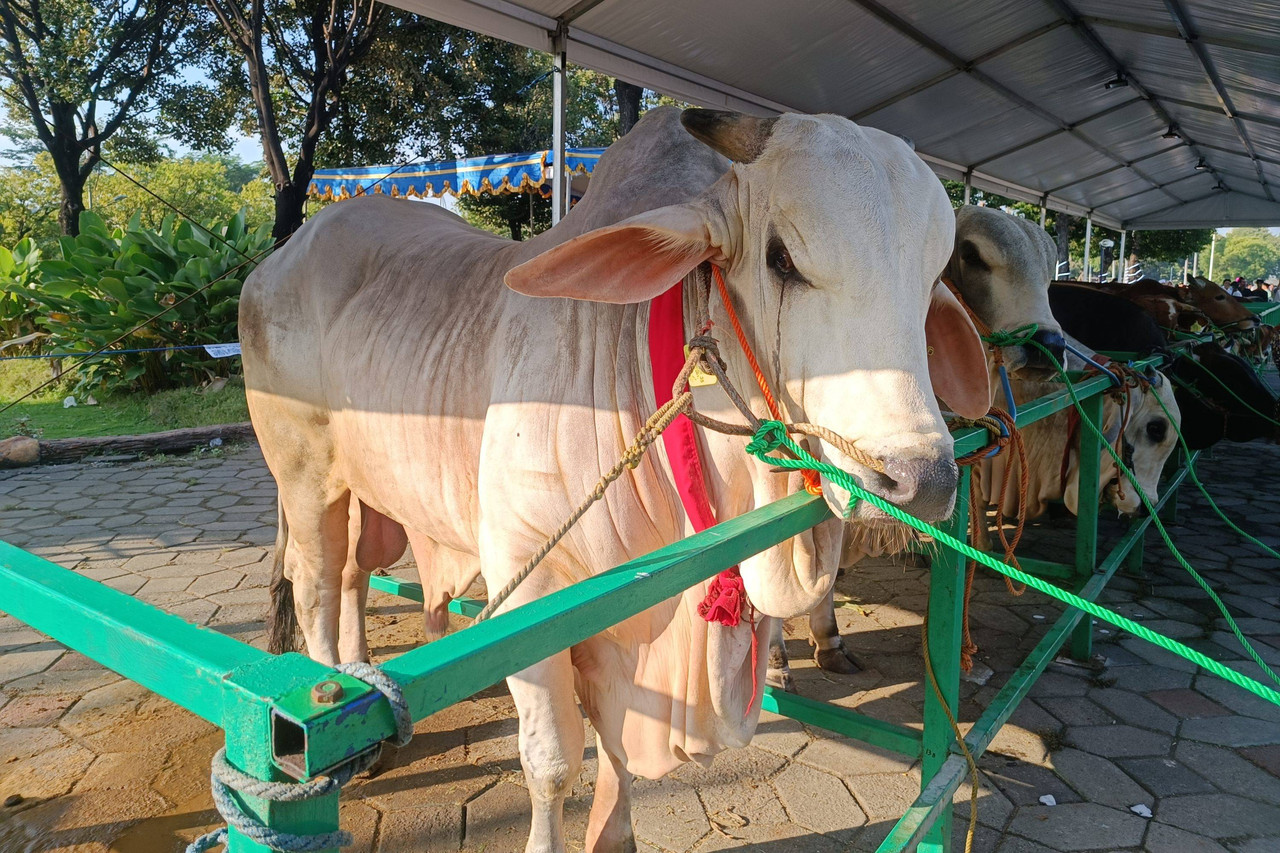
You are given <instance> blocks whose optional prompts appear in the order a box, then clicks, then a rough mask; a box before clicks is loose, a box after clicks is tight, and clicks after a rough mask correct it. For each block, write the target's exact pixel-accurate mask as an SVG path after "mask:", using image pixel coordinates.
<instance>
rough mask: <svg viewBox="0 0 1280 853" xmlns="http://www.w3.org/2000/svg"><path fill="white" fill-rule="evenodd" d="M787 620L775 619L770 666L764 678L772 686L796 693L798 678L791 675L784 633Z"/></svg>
mask: <svg viewBox="0 0 1280 853" xmlns="http://www.w3.org/2000/svg"><path fill="white" fill-rule="evenodd" d="M785 621H786V620H784V619H774V620H773V629H772V630H771V631H770V632H769V666H768V668H767V669H765V675H764V680H765V683H766V684H768V685H769V686H770V687H777V688H778V689H780V690H785V691H787V692H788V693H795V692H796V680H795V679H794V678H792V676H791V663H790V661H788V660H787V646H786V642H787V638H786V636H785V635H784V634H783V633H782V627H783V624H784V622H785Z"/></svg>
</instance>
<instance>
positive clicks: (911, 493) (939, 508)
mask: <svg viewBox="0 0 1280 853" xmlns="http://www.w3.org/2000/svg"><path fill="white" fill-rule="evenodd" d="M958 477H959V469H958V468H957V467H956V463H955V461H954V460H953V459H951V458H950V457H942V458H937V459H930V458H925V459H894V458H890V459H886V460H885V463H884V474H883V475H882V476H880V477H878V478H876V479H877V480H878V482H876V483H875V484H874V488H872V489H871V491H873V492H875V493H876V494H877V495H879V496H880V497H882V498H884V499H885V500H887V501H889V502H890V503H892V504H894V505H896V506H898V507H900V508H901V509H904V510H906V511H907V512H909V513H911V514H912V515H914V516H915V517H916V518H919V519H922V520H924V521H942V520H943V519H945V518H947V517H948V516H949V515H950V514H951V506H952V499H953V498H954V497H955V493H956V481H957V479H958Z"/></svg>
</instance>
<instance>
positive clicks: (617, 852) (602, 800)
mask: <svg viewBox="0 0 1280 853" xmlns="http://www.w3.org/2000/svg"><path fill="white" fill-rule="evenodd" d="M596 755H597V758H598V759H599V769H598V770H597V771H596V787H595V795H594V796H593V797H592V800H591V817H590V819H589V820H588V822H587V853H635V850H636V838H635V835H634V834H633V832H632V829H631V781H632V779H633V777H632V775H631V774H630V773H629V772H627V763H626V758H625V757H624V756H621V755H615V754H613V753H612V752H611V751H610V750H609V748H608V747H607V746H606V745H605V742H604V739H603V738H602V737H601V736H600V735H599V734H597V735H596Z"/></svg>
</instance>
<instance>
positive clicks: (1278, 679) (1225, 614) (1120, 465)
mask: <svg viewBox="0 0 1280 853" xmlns="http://www.w3.org/2000/svg"><path fill="white" fill-rule="evenodd" d="M1030 343H1031V345H1032V346H1035V347H1037V348H1038V349H1039V350H1040V351H1041V352H1043V353H1044V355H1045V357H1046V358H1048V359H1049V363H1050V364H1052V365H1053V366H1054V369H1056V370H1057V371H1058V373H1059V375H1060V376H1061V378H1062V381H1063V382H1064V383H1065V384H1066V386H1067V393H1068V395H1070V397H1071V403H1072V405H1074V406H1075V407H1076V410H1077V411H1079V412H1080V422H1081V423H1082V424H1084V425H1085V426H1087V427H1088V428H1089V431H1090V432H1092V433H1093V434H1094V436H1096V437H1097V439H1098V443H1099V444H1101V445H1102V446H1103V447H1104V448H1106V451H1107V454H1108V455H1110V456H1111V460H1112V461H1113V462H1115V464H1116V469H1117V470H1119V471H1120V472H1122V473H1123V474H1124V476H1125V478H1126V479H1127V480H1128V481H1129V483H1130V484H1131V485H1132V486H1133V490H1134V491H1135V492H1136V493H1137V495H1138V497H1139V498H1140V499H1141V500H1142V505H1143V506H1144V507H1146V509H1147V512H1148V513H1149V514H1150V516H1151V523H1152V525H1154V526H1155V528H1156V531H1157V532H1158V533H1159V534H1160V538H1161V539H1163V540H1164V544H1165V547H1166V548H1168V549H1169V553H1170V554H1172V555H1173V558H1174V559H1175V560H1177V561H1178V565H1180V566H1182V568H1183V569H1185V570H1186V571H1187V573H1188V574H1189V575H1191V577H1192V578H1193V579H1194V580H1195V582H1196V584H1197V585H1198V586H1199V587H1200V588H1201V589H1202V590H1204V591H1205V593H1206V594H1207V595H1208V596H1209V598H1210V599H1211V600H1212V601H1213V603H1214V605H1215V606H1216V607H1217V608H1218V612H1219V613H1221V614H1222V618H1223V619H1225V620H1226V622H1227V625H1228V626H1229V627H1230V628H1231V633H1232V634H1234V635H1235V637H1236V639H1237V640H1239V642H1240V645H1241V646H1242V647H1243V648H1244V650H1245V652H1246V653H1247V654H1248V655H1249V658H1250V659H1251V660H1252V661H1253V662H1254V663H1255V664H1257V665H1258V667H1259V668H1260V669H1261V670H1262V671H1263V672H1265V673H1266V674H1267V676H1268V677H1270V679H1271V680H1272V681H1274V682H1275V683H1276V684H1280V676H1277V675H1276V674H1275V673H1274V672H1273V671H1272V670H1271V667H1269V666H1267V664H1266V661H1264V660H1263V659H1262V658H1261V657H1260V656H1259V655H1258V653H1257V652H1256V651H1255V650H1254V648H1253V645H1252V644H1250V642H1249V640H1248V639H1247V638H1246V637H1245V635H1244V632H1243V631H1241V630H1240V626H1239V625H1237V624H1236V620H1235V619H1234V618H1232V616H1231V613H1230V612H1229V611H1228V610H1227V606H1226V605H1225V604H1223V602H1222V599H1221V598H1219V597H1218V594H1217V593H1216V592H1214V591H1213V588H1212V587H1211V586H1209V582H1208V581H1206V580H1205V579H1204V578H1203V577H1202V576H1201V575H1200V573H1199V572H1197V571H1196V570H1195V568H1194V567H1193V566H1192V565H1191V564H1190V563H1189V562H1187V560H1186V558H1185V557H1183V556H1182V552H1181V551H1179V550H1178V548H1177V546H1176V545H1174V544H1173V538H1172V537H1170V536H1169V531H1168V530H1166V529H1165V526H1164V522H1162V521H1161V520H1160V516H1159V515H1158V514H1157V513H1156V510H1155V507H1154V506H1152V504H1151V500H1150V498H1148V497H1147V493H1146V492H1145V491H1143V489H1142V487H1141V486H1140V485H1138V478H1137V477H1135V476H1134V474H1133V472H1132V471H1130V470H1129V468H1128V466H1126V465H1125V464H1124V461H1123V460H1122V459H1121V458H1120V454H1118V453H1116V450H1115V448H1114V447H1112V446H1111V442H1109V441H1107V439H1106V438H1105V437H1104V436H1103V435H1102V432H1101V430H1099V429H1098V427H1097V426H1096V425H1094V423H1093V422H1092V421H1091V420H1089V419H1088V418H1087V417H1085V416H1084V410H1083V408H1082V407H1081V404H1080V398H1079V397H1078V396H1077V395H1076V392H1075V388H1073V387H1072V385H1071V379H1070V377H1068V376H1067V372H1066V371H1065V370H1064V369H1063V367H1062V365H1061V364H1059V363H1058V360H1057V359H1056V358H1055V357H1054V355H1053V353H1051V352H1049V350H1048V349H1046V348H1045V347H1044V346H1043V345H1041V344H1040V343H1039V342H1038V341H1035V340H1032V341H1031V342H1030ZM1081 510H1082V511H1083V507H1081Z"/></svg>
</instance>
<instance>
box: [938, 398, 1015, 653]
mask: <svg viewBox="0 0 1280 853" xmlns="http://www.w3.org/2000/svg"><path fill="white" fill-rule="evenodd" d="M947 425H948V426H952V427H954V426H973V427H982V428H984V429H986V430H987V431H988V432H990V433H991V434H992V436H993V438H992V440H991V441H990V442H989V443H988V444H987V445H986V446H985V447H980V448H978V449H977V450H975V451H973V452H972V453H966V454H965V455H964V456H959V457H957V458H956V464H957V465H965V466H970V467H974V466H977V465H979V464H981V462H982V461H983V460H984V459H988V458H990V457H992V456H995V455H997V454H999V453H1001V452H1003V451H1004V450H1005V449H1006V448H1008V447H1012V448H1013V449H1014V452H1015V453H1016V454H1017V462H1018V507H1017V515H1016V516H1015V518H1016V522H1017V523H1016V526H1015V527H1014V531H1013V536H1012V537H1009V536H1007V535H1006V534H1005V531H1004V519H1005V518H1006V513H1005V501H1006V499H1007V495H1008V492H1009V481H1010V478H1011V477H1012V474H1013V464H1012V463H1011V462H1007V463H1006V464H1005V467H1004V476H1003V477H1001V478H1000V487H999V490H998V491H997V493H996V495H997V497H996V535H997V536H999V538H1000V544H1001V545H1002V546H1003V547H1004V561H1005V562H1006V563H1008V564H1009V565H1012V566H1018V567H1019V568H1021V566H1020V564H1019V563H1018V558H1017V555H1016V551H1017V549H1018V545H1019V544H1021V542H1022V534H1023V531H1024V530H1025V529H1026V525H1027V491H1028V489H1029V488H1030V484H1031V470H1030V468H1029V466H1028V464H1027V448H1026V446H1025V444H1024V443H1023V441H1022V433H1020V432H1019V431H1018V425H1017V423H1016V421H1015V418H1014V416H1013V415H1011V414H1010V413H1009V412H1006V411H1003V410H1001V409H996V408H992V409H991V410H990V411H989V412H987V414H986V415H985V416H984V417H981V418H978V419H977V420H975V421H969V420H965V419H963V418H957V419H955V420H953V421H951V422H949V423H948V424H947ZM981 496H982V495H981V491H980V489H979V484H978V480H977V478H976V477H973V476H971V477H970V478H969V541H970V542H973V541H976V540H977V537H978V534H979V533H980V532H981V530H982V524H983V523H984V520H985V517H986V513H985V511H984V512H982V513H979V512H978V511H977V508H978V506H979V503H980V501H979V498H981ZM977 570H978V564H977V562H976V561H974V560H969V561H968V563H967V565H966V567H965V578H964V612H963V615H962V617H961V620H960V668H961V669H962V670H964V671H965V672H971V671H972V670H973V656H974V655H976V654H977V653H978V644H977V643H975V642H974V640H973V635H972V633H971V631H970V628H969V601H970V599H971V598H972V597H973V579H974V576H975V575H976V574H977ZM1004 584H1005V587H1006V588H1007V589H1008V590H1009V594H1010V595H1012V596H1014V597H1017V596H1020V595H1022V594H1023V593H1025V592H1026V591H1027V588H1026V586H1025V585H1024V584H1015V583H1014V582H1013V581H1011V580H1010V579H1009V578H1007V577H1006V578H1004Z"/></svg>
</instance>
